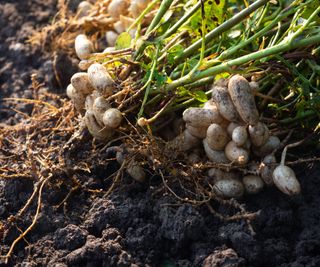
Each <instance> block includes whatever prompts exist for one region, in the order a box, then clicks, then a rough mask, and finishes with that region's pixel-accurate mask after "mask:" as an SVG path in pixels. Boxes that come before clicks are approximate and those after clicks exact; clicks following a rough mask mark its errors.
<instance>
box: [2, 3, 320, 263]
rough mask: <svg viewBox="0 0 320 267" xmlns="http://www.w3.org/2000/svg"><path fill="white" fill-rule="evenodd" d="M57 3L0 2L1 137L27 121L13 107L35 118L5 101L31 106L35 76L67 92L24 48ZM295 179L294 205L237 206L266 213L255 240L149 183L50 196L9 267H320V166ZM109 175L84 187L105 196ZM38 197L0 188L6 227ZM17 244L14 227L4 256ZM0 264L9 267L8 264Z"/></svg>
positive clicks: (255, 201) (25, 188)
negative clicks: (20, 100)
mask: <svg viewBox="0 0 320 267" xmlns="http://www.w3.org/2000/svg"><path fill="white" fill-rule="evenodd" d="M55 4H56V3H55V1H54V0H50V1H41V0H25V1H22V0H21V1H9V0H1V1H0V87H1V90H0V101H1V102H0V124H1V125H2V127H0V130H2V129H3V127H4V124H8V125H14V124H16V123H17V122H19V121H21V120H22V119H23V115H21V114H18V113H16V111H14V110H12V108H13V107H14V108H15V109H18V110H20V111H22V112H27V113H28V112H29V111H30V109H31V106H30V105H25V104H19V105H17V104H16V103H15V104H14V105H13V104H12V102H8V101H3V98H5V97H20V98H22V97H23V98H30V97H31V96H32V92H31V89H30V84H31V81H30V75H31V74H32V73H37V74H38V78H39V79H40V80H41V81H43V82H45V83H46V87H48V90H49V91H51V92H58V93H59V92H62V91H61V89H59V88H58V86H57V83H56V82H55V79H54V75H53V71H52V62H51V60H50V58H46V57H45V56H43V54H42V53H41V51H40V49H35V48H31V47H30V46H29V45H28V44H26V40H27V38H28V36H29V35H30V31H31V29H33V28H35V27H40V26H41V25H43V24H46V23H48V22H49V21H50V19H51V18H52V16H53V15H54V14H55V12H56V6H55ZM68 64H69V66H68V68H72V63H70V62H69V63H68ZM84 149H85V147H84ZM315 153H316V151H315ZM0 167H1V166H0ZM296 171H297V176H298V177H299V179H300V181H301V184H302V194H301V195H300V196H298V197H294V198H289V197H287V196H285V195H283V194H282V193H280V192H279V191H277V190H276V189H275V188H270V189H267V190H265V191H264V192H263V193H261V194H259V195H258V196H252V197H245V198H243V199H241V200H240V203H242V204H243V205H244V206H245V207H246V209H247V210H248V211H258V210H260V215H259V216H258V217H257V219H256V220H255V221H253V222H252V226H253V229H254V231H255V235H253V234H252V232H250V231H249V228H248V227H247V224H246V223H245V222H243V221H238V222H223V221H221V220H219V219H217V218H215V217H213V216H212V215H211V214H210V213H209V212H208V210H207V208H206V207H198V208H195V207H193V206H191V205H188V204H182V205H171V204H173V203H176V202H175V200H174V199H173V198H172V197H171V196H170V195H167V196H162V195H161V196H159V194H156V193H155V189H154V188H153V187H152V186H150V185H151V184H154V182H151V181H150V184H149V183H147V184H145V185H139V184H136V183H132V182H131V181H129V180H128V181H127V184H126V186H125V187H122V188H120V189H119V190H117V191H115V192H113V193H112V194H111V195H110V196H109V197H108V198H106V197H103V193H102V194H97V193H92V192H88V191H85V190H78V191H77V192H76V193H75V194H73V195H72V197H71V198H70V199H69V200H68V202H67V203H66V205H64V207H63V208H60V209H57V208H55V205H56V204H57V203H59V202H60V201H61V200H62V199H63V198H64V197H65V196H66V194H67V193H68V190H66V188H65V187H63V186H62V187H61V188H59V190H58V187H56V188H53V189H52V188H51V189H44V193H43V200H42V202H43V203H42V204H43V205H42V209H41V213H40V216H39V219H38V222H37V224H36V226H35V228H34V229H33V230H32V231H31V232H30V233H29V234H28V235H27V236H26V238H25V240H23V241H21V242H20V243H19V244H18V245H17V246H16V248H15V250H14V253H13V257H12V258H11V260H10V261H9V263H8V266H60V267H62V266H167V267H169V266H206V267H209V266H223V267H227V266H228V267H236V266H253V267H258V266H282V267H289V266H291V267H302V266H308V267H311V266H320V209H319V206H320V179H319V178H320V177H319V176H320V167H319V165H318V166H316V165H314V166H313V168H310V166H309V167H306V166H302V167H300V168H297V169H296ZM107 172H108V168H106V167H103V166H99V167H98V168H96V169H95V170H93V171H92V173H91V174H90V175H83V176H80V177H78V179H79V181H81V182H82V183H83V186H84V187H86V188H91V189H106V188H107V186H108V181H106V177H107V176H108V173H107ZM155 184H157V182H155ZM32 190H33V183H32V182H31V181H30V180H27V179H15V180H11V181H5V180H0V220H1V221H3V222H4V221H6V219H7V218H8V217H9V216H10V215H13V214H16V212H17V211H18V210H19V209H20V208H21V207H22V206H23V204H24V203H25V202H26V200H27V199H28V197H29V196H30V194H31V193H32ZM35 207H36V206H35V205H32V206H31V207H30V208H29V210H28V211H27V212H26V215H25V216H24V217H23V220H21V221H19V222H17V225H18V226H19V227H20V228H22V229H25V228H26V227H27V226H28V225H29V224H30V223H31V220H32V216H33V214H34V213H35ZM214 207H215V209H217V210H218V211H220V212H229V211H230V210H228V208H227V207H219V206H218V205H216V206H214ZM17 235H18V230H17V229H15V228H13V229H10V231H4V232H1V229H0V238H1V240H0V242H1V243H0V244H1V245H0V252H1V254H4V252H5V251H7V250H8V247H9V246H10V244H11V243H12V241H13V240H14V239H15V238H16V237H17ZM0 265H1V266H5V264H4V263H3V262H1V261H0Z"/></svg>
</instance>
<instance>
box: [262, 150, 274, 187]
mask: <svg viewBox="0 0 320 267" xmlns="http://www.w3.org/2000/svg"><path fill="white" fill-rule="evenodd" d="M273 163H276V157H275V156H274V155H267V156H265V157H264V158H263V160H262V162H261V163H260V165H259V173H260V176H261V178H262V180H263V181H264V182H265V183H266V185H273V178H272V173H273V171H274V169H275V168H276V167H275V165H273Z"/></svg>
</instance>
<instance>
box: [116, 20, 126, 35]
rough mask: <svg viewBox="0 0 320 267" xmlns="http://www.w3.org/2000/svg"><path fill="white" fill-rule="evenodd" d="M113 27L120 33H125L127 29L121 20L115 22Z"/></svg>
mask: <svg viewBox="0 0 320 267" xmlns="http://www.w3.org/2000/svg"><path fill="white" fill-rule="evenodd" d="M113 28H114V30H115V31H116V32H117V33H118V34H120V33H123V32H124V31H125V30H126V29H125V28H124V26H123V23H122V21H120V20H119V21H117V22H115V23H114V24H113Z"/></svg>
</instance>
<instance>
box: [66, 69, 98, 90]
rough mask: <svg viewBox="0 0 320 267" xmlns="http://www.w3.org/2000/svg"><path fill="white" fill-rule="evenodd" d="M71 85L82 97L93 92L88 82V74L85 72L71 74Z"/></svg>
mask: <svg viewBox="0 0 320 267" xmlns="http://www.w3.org/2000/svg"><path fill="white" fill-rule="evenodd" d="M71 84H72V85H73V87H74V88H75V89H76V90H77V92H80V93H82V94H84V95H88V94H91V93H92V91H93V90H94V88H93V86H92V85H91V83H90V81H89V77H88V73H86V72H77V73H75V74H73V76H72V77H71Z"/></svg>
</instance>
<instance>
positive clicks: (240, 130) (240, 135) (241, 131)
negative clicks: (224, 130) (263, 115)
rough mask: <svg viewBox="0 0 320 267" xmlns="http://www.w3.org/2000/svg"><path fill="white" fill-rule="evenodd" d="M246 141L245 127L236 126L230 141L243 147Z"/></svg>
mask: <svg viewBox="0 0 320 267" xmlns="http://www.w3.org/2000/svg"><path fill="white" fill-rule="evenodd" d="M247 139H248V133H247V128H246V127H245V126H238V127H236V128H235V129H234V130H233V132H232V141H233V142H235V143H236V145H237V146H243V145H244V144H245V143H246V141H247Z"/></svg>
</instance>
